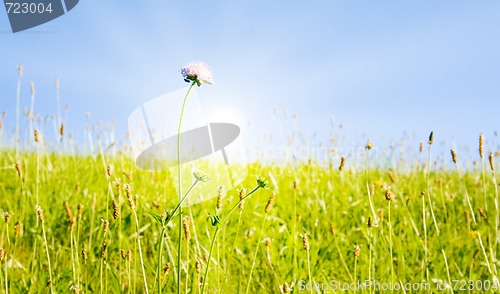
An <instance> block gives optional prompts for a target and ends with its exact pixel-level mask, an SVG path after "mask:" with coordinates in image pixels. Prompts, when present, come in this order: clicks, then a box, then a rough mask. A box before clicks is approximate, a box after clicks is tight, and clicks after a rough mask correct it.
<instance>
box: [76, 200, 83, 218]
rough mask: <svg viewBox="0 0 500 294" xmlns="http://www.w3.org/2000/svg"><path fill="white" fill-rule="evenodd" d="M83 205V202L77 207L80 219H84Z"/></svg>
mask: <svg viewBox="0 0 500 294" xmlns="http://www.w3.org/2000/svg"><path fill="white" fill-rule="evenodd" d="M83 207H84V206H83V205H82V204H78V207H77V209H76V215H77V217H78V220H81V219H82V215H83Z"/></svg>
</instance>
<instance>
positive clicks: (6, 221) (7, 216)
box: [4, 211, 10, 225]
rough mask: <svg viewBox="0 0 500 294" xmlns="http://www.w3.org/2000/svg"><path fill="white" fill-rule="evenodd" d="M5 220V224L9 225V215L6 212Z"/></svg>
mask: <svg viewBox="0 0 500 294" xmlns="http://www.w3.org/2000/svg"><path fill="white" fill-rule="evenodd" d="M4 218H5V224H7V225H8V224H10V213H9V212H8V211H7V212H6V213H5V215H4Z"/></svg>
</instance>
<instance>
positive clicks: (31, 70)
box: [0, 0, 500, 148]
mask: <svg viewBox="0 0 500 294" xmlns="http://www.w3.org/2000/svg"><path fill="white" fill-rule="evenodd" d="M499 15H500V1H497V0H488V1H481V2H474V1H456V0H455V1H447V0H442V1H430V0H427V1H386V0H381V1H295V0H292V1H286V2H285V1H280V2H278V1H260V0H256V1H190V2H186V1H141V2H139V1H80V4H79V5H78V6H77V7H75V9H73V10H72V11H71V12H69V13H68V14H67V15H64V16H63V17H60V18H58V19H56V20H54V21H52V22H50V23H47V24H45V25H42V26H39V27H37V28H34V29H31V30H29V31H25V32H21V33H17V34H12V33H11V32H10V27H9V24H8V20H7V16H6V13H5V12H1V13H0V43H1V44H2V46H1V47H0V56H1V57H0V111H2V110H7V112H8V117H7V122H6V123H7V124H10V125H11V126H12V125H13V119H14V110H15V91H16V81H17V71H16V66H17V64H19V63H22V64H23V65H24V69H25V70H24V71H25V75H24V76H23V88H22V105H25V106H27V105H28V103H29V85H28V84H29V81H33V82H35V84H36V88H37V101H36V106H35V108H36V110H37V111H38V112H40V113H43V114H47V113H55V109H56V106H55V93H54V79H55V78H56V77H59V78H60V80H61V97H62V101H63V103H64V104H66V103H67V104H70V106H71V108H70V112H69V121H68V122H67V125H68V126H69V129H70V131H71V130H72V131H74V132H75V133H76V134H75V135H76V136H77V137H82V135H81V134H82V132H83V125H84V122H85V116H84V114H85V112H91V113H92V117H93V119H94V120H96V119H98V118H99V119H102V120H104V121H107V120H114V121H115V123H116V125H117V128H118V131H119V132H125V130H126V124H127V117H128V115H129V113H130V112H131V111H132V110H133V109H135V108H136V107H137V106H138V105H140V104H141V103H143V102H146V101H148V100H150V99H152V98H154V97H157V96H160V95H162V94H164V93H167V92H170V91H172V90H176V89H178V88H181V87H184V86H186V85H185V83H184V82H183V80H182V78H181V77H180V75H179V72H178V69H179V67H181V66H183V65H185V64H186V63H188V62H190V61H192V60H202V61H205V62H206V63H208V64H209V65H210V66H211V68H212V70H213V72H214V76H215V82H216V83H215V85H213V86H206V87H205V86H203V87H202V88H200V89H199V92H198V93H199V96H200V98H201V100H202V104H203V105H204V107H206V109H207V112H209V113H214V114H213V116H215V117H216V113H218V112H217V109H219V108H221V107H223V108H225V109H226V110H225V113H227V111H228V110H231V111H232V112H233V113H235V114H237V117H239V118H241V120H242V121H245V122H246V121H248V120H250V121H251V124H250V126H249V127H246V128H247V131H248V132H247V133H248V134H249V135H248V136H247V140H250V141H256V140H258V138H261V137H262V134H263V133H267V134H270V135H274V136H275V137H276V136H278V137H279V136H280V132H279V126H278V124H277V123H276V120H274V119H273V109H274V108H276V109H278V112H279V113H280V116H283V113H284V111H285V110H288V112H289V113H290V115H291V114H292V113H297V114H298V126H299V130H300V133H301V135H302V136H303V137H304V138H305V139H307V140H308V141H310V142H311V141H314V142H321V141H325V142H326V141H327V140H328V137H329V136H330V134H331V132H330V126H331V124H330V122H331V117H335V121H336V124H337V125H338V124H339V123H342V124H343V126H344V128H343V131H342V136H343V142H344V144H347V145H352V144H358V143H362V144H364V143H365V140H366V138H371V139H372V140H373V141H374V143H375V144H376V145H379V146H380V145H389V142H390V141H391V140H397V139H399V138H401V137H403V136H404V134H405V133H406V134H408V140H409V144H415V145H416V144H418V142H419V141H421V140H426V138H427V136H428V133H429V132H430V131H431V130H434V131H435V133H436V135H437V138H438V139H440V140H447V143H446V144H447V145H449V146H452V145H462V144H469V145H472V146H475V145H476V142H477V137H478V135H479V133H480V132H484V133H485V135H486V138H487V142H488V144H489V146H491V148H493V147H495V146H496V145H498V138H495V137H494V135H493V134H494V131H495V130H497V128H498V127H499V126H500V124H499V123H500V119H499V118H498V117H499V116H498V109H500V99H499V98H500V97H499V96H500V57H499V55H500V54H499V52H500V17H498V16H499ZM209 116H210V114H209ZM278 121H280V124H281V125H282V127H284V128H287V129H288V130H290V128H291V123H290V120H285V119H284V118H282V117H281V118H280V119H279V120H278ZM315 133H316V137H314V134H315ZM334 134H335V135H338V134H337V133H334ZM314 138H316V139H314ZM278 144H279V143H278Z"/></svg>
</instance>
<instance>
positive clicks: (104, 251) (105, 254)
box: [101, 240, 108, 260]
mask: <svg viewBox="0 0 500 294" xmlns="http://www.w3.org/2000/svg"><path fill="white" fill-rule="evenodd" d="M101 258H102V260H106V258H108V242H107V241H106V240H104V241H103V242H102V250H101Z"/></svg>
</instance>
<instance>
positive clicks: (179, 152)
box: [177, 82, 196, 294]
mask: <svg viewBox="0 0 500 294" xmlns="http://www.w3.org/2000/svg"><path fill="white" fill-rule="evenodd" d="M195 84H196V82H192V83H191V86H189V89H188V91H187V93H186V96H184V102H183V103H182V110H181V117H180V119H179V128H178V129H177V174H178V182H179V187H178V191H179V205H178V207H179V215H180V216H182V207H181V206H180V204H181V202H182V200H183V199H182V173H181V127H182V118H183V116H184V109H185V107H186V101H187V99H188V96H189V93H190V92H191V90H192V89H193V87H194V85H195ZM178 231H179V240H178V242H177V266H178V271H177V293H178V294H180V293H181V257H182V252H181V250H182V248H181V243H182V238H181V236H182V222H181V221H180V220H179V228H178Z"/></svg>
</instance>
